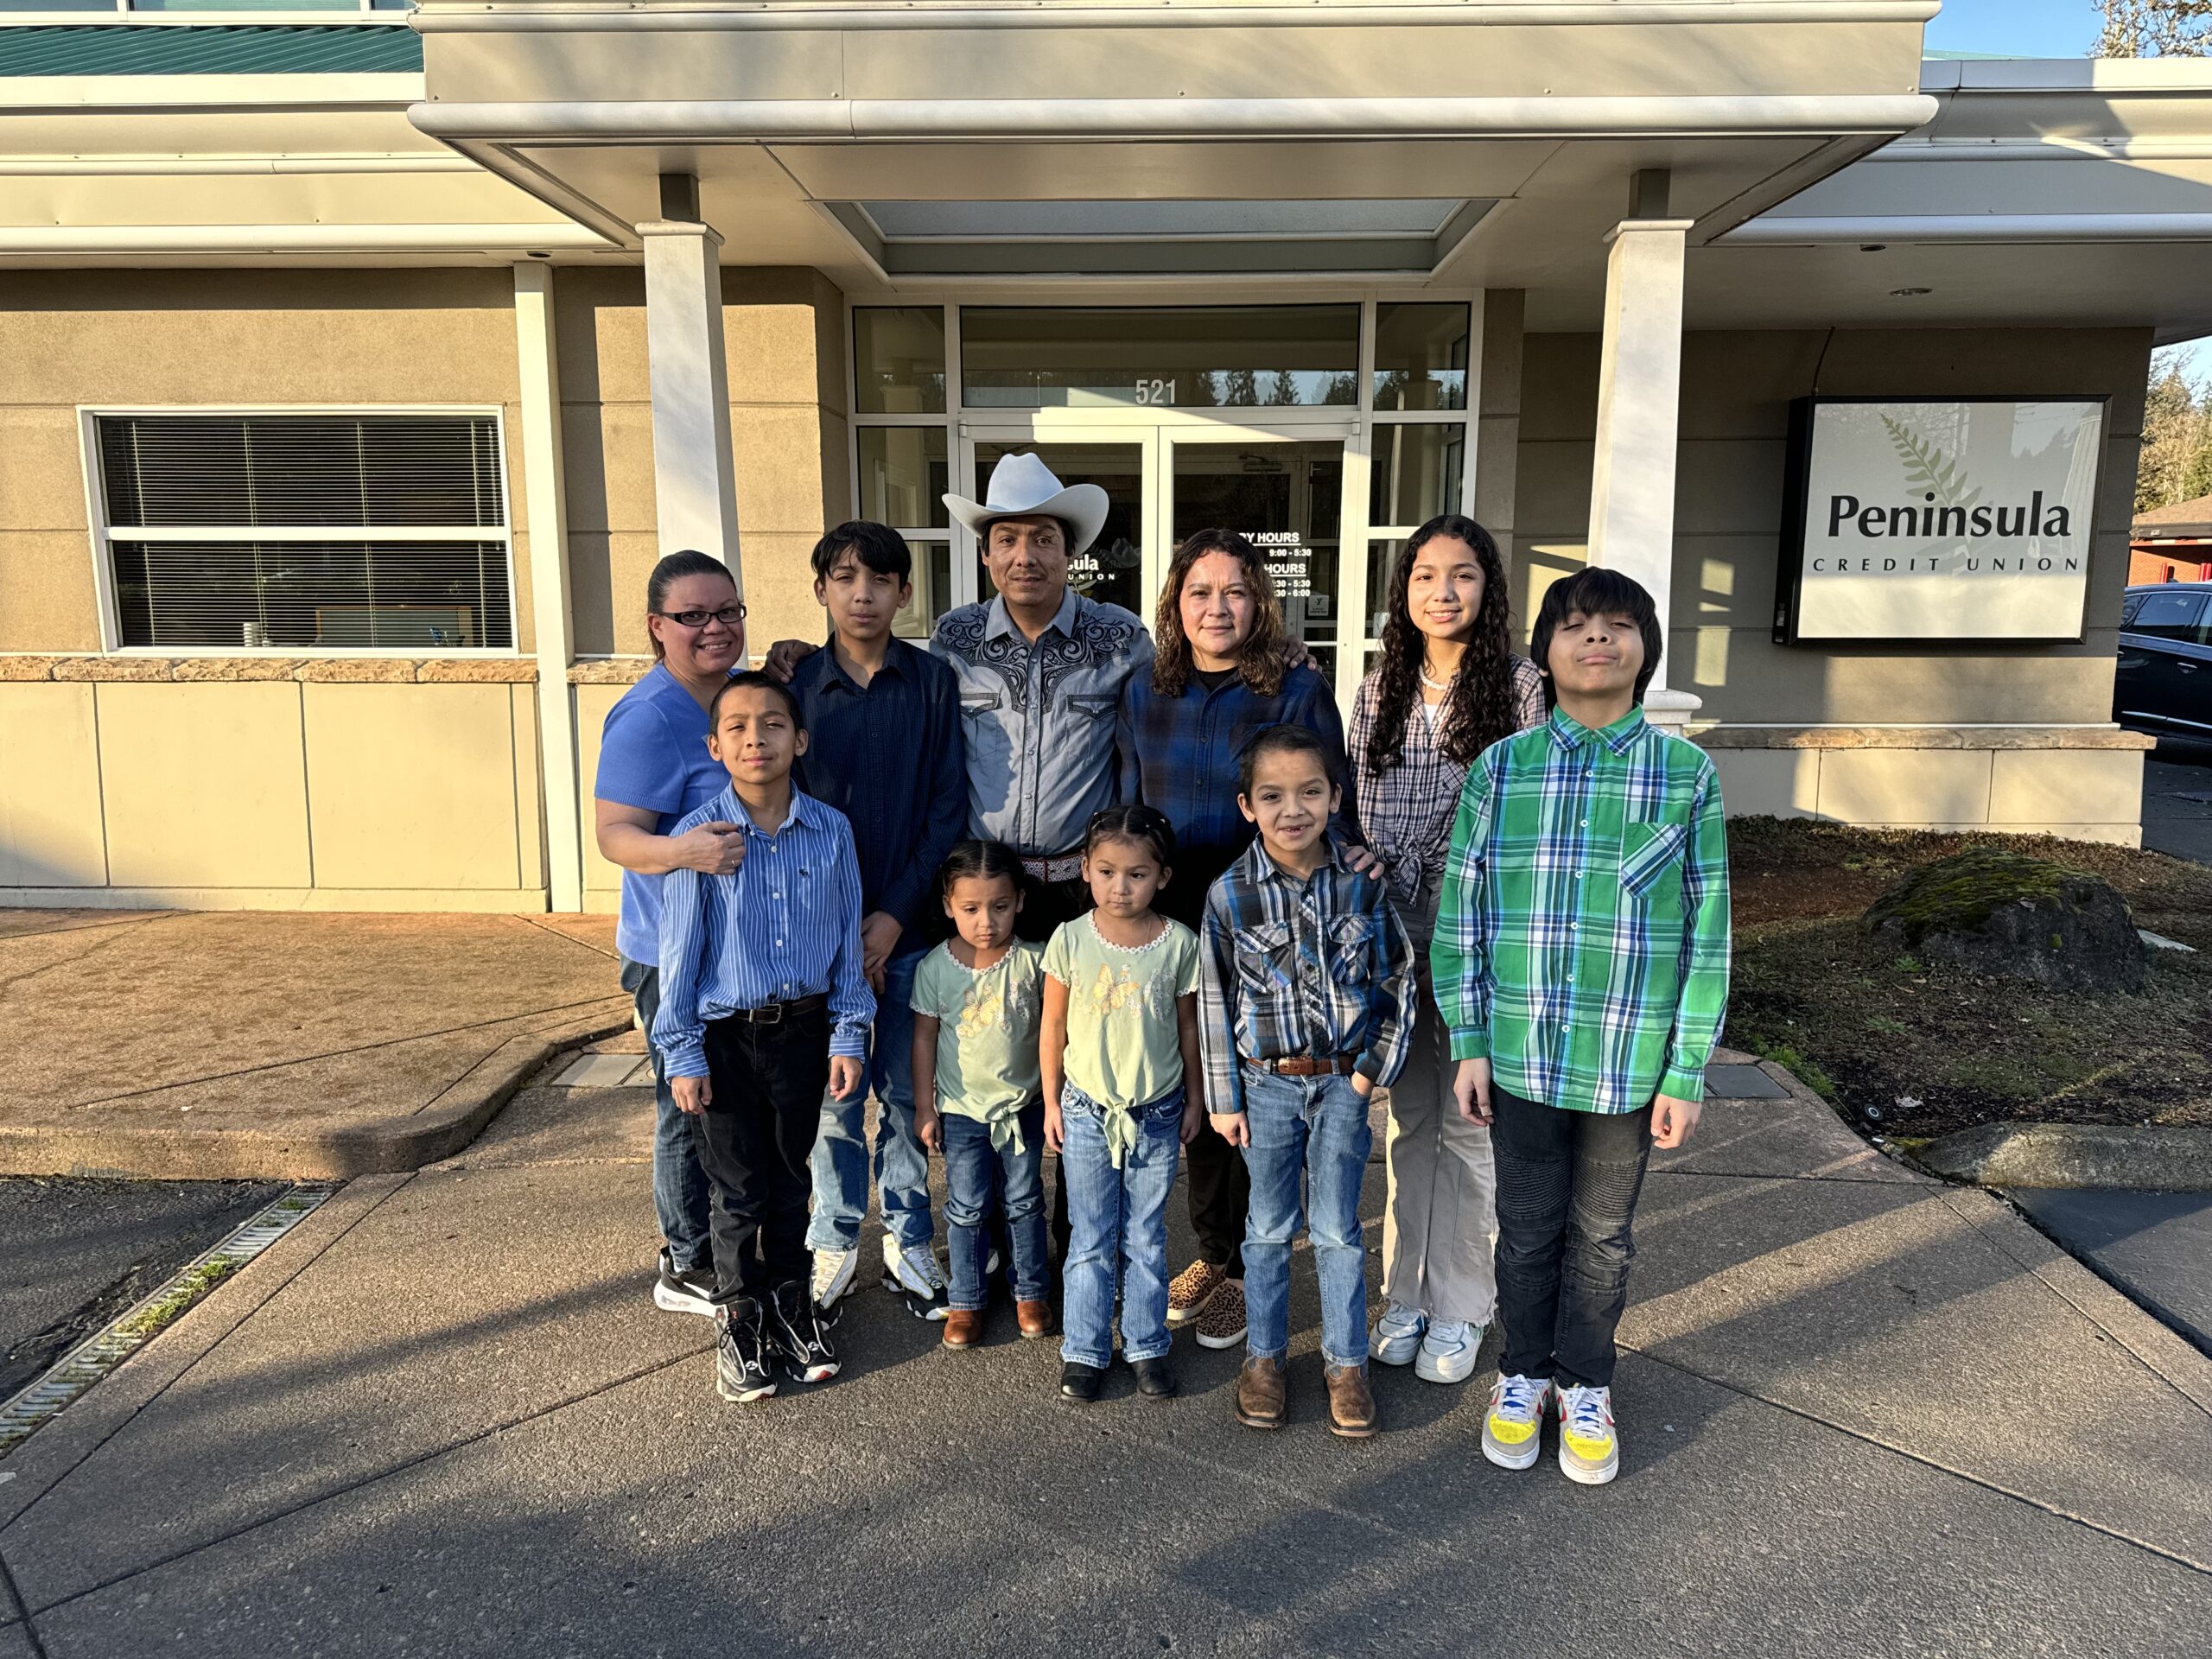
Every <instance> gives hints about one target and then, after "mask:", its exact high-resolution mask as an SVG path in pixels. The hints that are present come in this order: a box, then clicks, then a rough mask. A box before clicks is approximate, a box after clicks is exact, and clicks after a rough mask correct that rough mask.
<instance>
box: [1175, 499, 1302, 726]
mask: <svg viewBox="0 0 2212 1659" xmlns="http://www.w3.org/2000/svg"><path fill="white" fill-rule="evenodd" d="M1209 553H1226V554H1227V555H1229V556H1230V558H1232V559H1234V560H1236V563H1238V564H1239V565H1240V566H1242V567H1243V571H1244V586H1245V588H1247V589H1248V590H1249V592H1250V594H1251V596H1252V632H1250V633H1249V634H1247V635H1246V636H1245V639H1244V643H1243V645H1240V646H1238V647H1237V650H1236V675H1237V677H1238V678H1239V679H1241V680H1243V682H1244V683H1245V684H1246V685H1247V686H1249V688H1251V690H1252V691H1253V692H1254V693H1255V695H1256V696H1262V697H1272V696H1275V695H1276V694H1277V693H1279V692H1280V691H1281V690H1282V675H1283V666H1282V642H1283V624H1282V604H1281V601H1280V600H1278V599H1277V598H1276V597H1275V582H1274V577H1273V576H1271V575H1268V562H1267V561H1266V560H1265V559H1263V558H1262V557H1261V556H1260V550H1259V549H1258V548H1256V547H1255V546H1253V545H1252V543H1251V541H1250V539H1249V537H1243V536H1240V535H1239V534H1237V532H1236V531H1233V530H1201V531H1193V532H1192V534H1191V535H1190V536H1188V537H1185V539H1184V542H1183V544H1182V546H1180V547H1179V548H1177V549H1176V550H1175V557H1174V559H1173V561H1172V562H1171V563H1169V565H1168V567H1167V580H1166V581H1165V582H1161V583H1160V607H1159V609H1158V610H1157V611H1155V612H1154V615H1153V624H1152V636H1153V638H1154V639H1156V640H1158V641H1159V649H1158V650H1157V651H1156V652H1154V655H1153V658H1152V689H1153V690H1154V691H1155V692H1157V693H1158V694H1159V695H1160V696H1163V697H1179V696H1182V695H1183V690H1184V688H1185V686H1187V685H1188V684H1190V683H1191V642H1190V641H1189V640H1188V639H1185V637H1184V634H1183V584H1184V582H1186V581H1188V580H1189V579H1190V575H1191V567H1192V565H1194V564H1196V563H1198V561H1199V560H1200V559H1203V558H1204V557H1205V556H1206V555H1207V554H1209Z"/></svg>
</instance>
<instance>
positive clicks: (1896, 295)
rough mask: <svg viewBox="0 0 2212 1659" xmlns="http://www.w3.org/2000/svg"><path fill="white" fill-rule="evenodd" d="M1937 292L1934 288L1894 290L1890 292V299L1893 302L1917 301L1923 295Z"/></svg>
mask: <svg viewBox="0 0 2212 1659" xmlns="http://www.w3.org/2000/svg"><path fill="white" fill-rule="evenodd" d="M1935 291H1936V290H1935V289H1932V288H1893V289H1891V290H1890V297H1891V299H1893V300H1916V299H1918V298H1919V297H1920V296H1922V295H1923V294H1933V293H1934V292H1935Z"/></svg>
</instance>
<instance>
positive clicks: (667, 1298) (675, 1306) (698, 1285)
mask: <svg viewBox="0 0 2212 1659" xmlns="http://www.w3.org/2000/svg"><path fill="white" fill-rule="evenodd" d="M653 1306H655V1307H658V1308H664V1309H666V1310H667V1311H668V1312H669V1313H708V1314H711V1313H713V1312H714V1311H715V1270H714V1269H713V1268H684V1270H683V1272H681V1273H678V1272H677V1270H676V1266H675V1258H674V1257H673V1256H671V1255H669V1253H668V1247H667V1246H666V1245H663V1246H661V1252H660V1277H659V1278H658V1279H656V1280H655V1281H653Z"/></svg>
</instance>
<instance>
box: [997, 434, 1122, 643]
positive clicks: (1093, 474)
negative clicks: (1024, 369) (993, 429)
mask: <svg viewBox="0 0 2212 1659" xmlns="http://www.w3.org/2000/svg"><path fill="white" fill-rule="evenodd" d="M1145 448H1146V446H1145V445H1144V444H1143V443H1141V442H1138V443H1127V442H1124V443H1088V442H1083V443H1070V442H1055V443H1033V442H1017V441H1015V440H1014V439H1012V438H1007V439H1003V440H985V439H980V438H979V439H978V440H976V466H975V475H974V479H973V480H972V481H973V484H974V493H973V495H972V496H971V498H970V499H974V500H977V501H981V500H982V499H985V497H986V496H987V494H988V491H989V486H990V481H991V469H992V468H993V467H995V466H997V465H998V464H999V461H1000V460H1001V458H1002V457H1004V456H1006V455H1009V454H1014V453H1016V452H1020V453H1022V454H1035V455H1037V456H1038V457H1039V458H1040V459H1041V460H1042V461H1044V463H1045V465H1046V466H1047V467H1051V468H1052V474H1053V476H1054V477H1056V478H1058V480H1060V482H1061V483H1063V484H1096V485H1097V486H1099V487H1100V488H1101V489H1103V490H1104V491H1105V492H1106V501H1107V506H1106V524H1105V527H1104V528H1103V530H1101V531H1099V532H1098V539H1097V540H1096V541H1095V542H1093V543H1091V544H1090V548H1089V549H1088V550H1086V551H1084V552H1083V553H1079V554H1077V555H1076V556H1074V557H1073V558H1072V559H1071V560H1070V561H1069V562H1068V585H1069V586H1070V587H1071V588H1074V589H1075V590H1076V591H1077V593H1079V594H1088V595H1089V596H1090V598H1092V599H1095V600H1097V601H1100V602H1101V603H1103V604H1109V605H1119V606H1122V607H1124V608H1125V609H1128V610H1131V611H1134V612H1135V613H1137V615H1139V616H1141V617H1142V618H1144V619H1145V620H1147V622H1149V621H1150V620H1151V617H1152V608H1151V599H1152V594H1151V592H1150V590H1149V588H1148V587H1147V583H1146V581H1145V573H1144V524H1145V515H1144V471H1145V465H1144V462H1145ZM997 592H998V587H997V584H995V582H992V580H991V575H990V572H989V571H988V570H987V569H984V568H983V562H982V554H981V552H980V551H979V552H978V553H977V555H976V597H977V598H978V599H981V600H982V601H986V602H988V601H989V600H990V599H991V598H992V596H993V595H995V594H996V593H997Z"/></svg>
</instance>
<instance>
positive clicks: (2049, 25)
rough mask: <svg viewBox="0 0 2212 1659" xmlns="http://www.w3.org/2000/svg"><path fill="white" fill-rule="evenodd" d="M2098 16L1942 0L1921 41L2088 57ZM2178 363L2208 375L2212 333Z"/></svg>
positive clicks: (2015, 2)
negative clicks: (1940, 8) (1941, 7)
mask: <svg viewBox="0 0 2212 1659" xmlns="http://www.w3.org/2000/svg"><path fill="white" fill-rule="evenodd" d="M2102 21H2103V19H2102V18H2101V16H2100V15H2099V13H2098V10H2097V8H2096V6H2095V4H2094V0H1943V10H1942V11H1941V12H1940V13H1938V14H1937V15H1936V19H1935V21H1934V22H1930V23H1929V25H1928V33H1927V35H1926V36H1925V37H1924V43H1925V45H1926V47H1927V48H1928V50H1929V51H1931V52H1988V53H1992V54H1998V55H2001V56H2004V57H2012V58H2080V57H2087V56H2088V54H2089V52H2090V51H2091V49H2092V48H2094V47H2095V45H2096V43H2097V30H2098V28H2099V26H2100V25H2101V22H2102ZM2181 368H2182V372H2183V374H2185V375H2188V376H2189V377H2190V378H2191V379H2194V380H2199V381H2212V337H2208V338H2206V339H2203V340H2192V341H2190V344H2189V346H2187V347H2186V348H2185V353H2184V355H2183V359H2182V365H2181Z"/></svg>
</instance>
